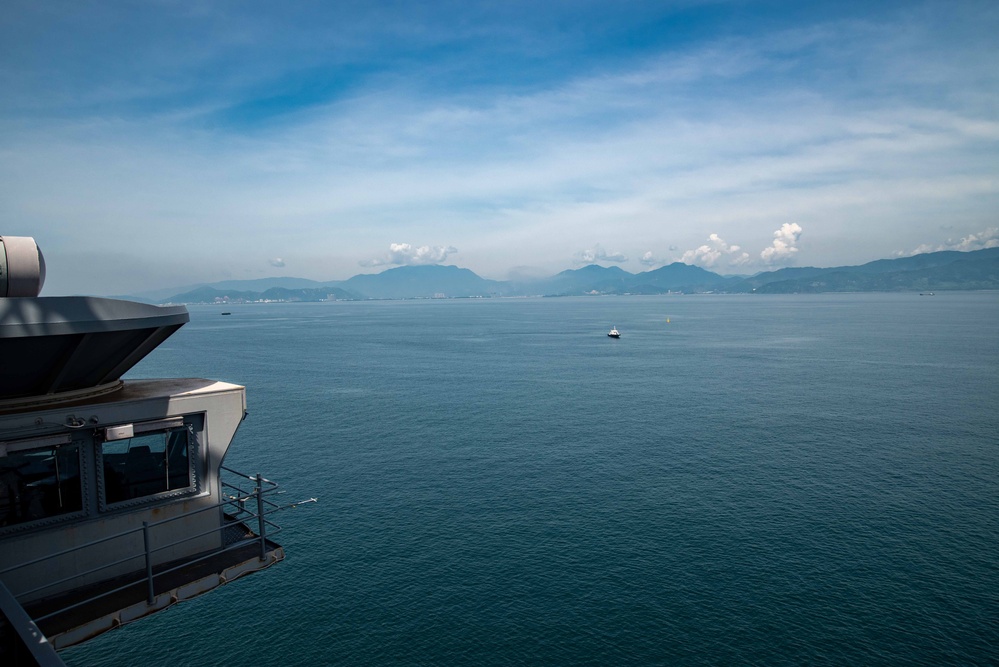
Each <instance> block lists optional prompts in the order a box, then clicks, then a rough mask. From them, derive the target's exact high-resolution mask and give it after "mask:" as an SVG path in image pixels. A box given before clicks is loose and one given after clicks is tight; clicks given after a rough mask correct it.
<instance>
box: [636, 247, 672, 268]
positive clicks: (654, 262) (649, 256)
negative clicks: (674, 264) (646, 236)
mask: <svg viewBox="0 0 999 667" xmlns="http://www.w3.org/2000/svg"><path fill="white" fill-rule="evenodd" d="M638 261H639V263H640V264H641V265H642V266H660V265H662V264H665V263H666V261H667V260H664V259H662V258H660V257H656V256H655V255H654V254H653V253H652V251H651V250H649V251H648V252H646V253H645V254H644V255H642V256H641V258H640V259H639V260H638Z"/></svg>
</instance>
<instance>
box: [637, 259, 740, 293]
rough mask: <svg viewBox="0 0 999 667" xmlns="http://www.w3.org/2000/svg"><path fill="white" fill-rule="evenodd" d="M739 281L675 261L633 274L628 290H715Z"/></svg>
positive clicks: (649, 291)
mask: <svg viewBox="0 0 999 667" xmlns="http://www.w3.org/2000/svg"><path fill="white" fill-rule="evenodd" d="M738 281H739V279H738V278H725V277H722V276H719V275H718V274H717V273H712V272H711V271H707V270H705V269H702V268H701V267H699V266H691V265H690V264H684V263H683V262H674V263H672V264H669V265H667V266H663V267H660V268H658V269H654V270H652V271H645V272H643V273H639V274H637V275H635V276H633V278H632V280H631V281H629V284H628V291H630V292H631V293H632V294H662V293H664V292H714V291H723V290H724V289H725V287H726V286H727V285H731V284H734V283H737V282H738Z"/></svg>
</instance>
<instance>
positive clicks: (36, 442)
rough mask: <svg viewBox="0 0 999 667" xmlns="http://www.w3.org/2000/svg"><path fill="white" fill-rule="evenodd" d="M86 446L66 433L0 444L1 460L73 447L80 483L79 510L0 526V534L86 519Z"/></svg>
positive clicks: (88, 497)
mask: <svg viewBox="0 0 999 667" xmlns="http://www.w3.org/2000/svg"><path fill="white" fill-rule="evenodd" d="M87 444H88V440H87V439H84V438H80V437H78V436H77V437H74V436H73V434H69V433H67V434H60V435H54V436H43V437H39V438H29V439H23V440H9V441H5V442H2V443H0V459H5V458H7V457H8V456H10V455H11V454H20V453H23V452H29V453H30V452H43V451H46V450H48V451H50V452H52V453H53V454H54V453H55V452H56V450H58V449H60V448H62V447H76V464H77V469H78V470H79V480H80V490H79V493H80V496H79V505H80V509H78V510H72V511H69V512H63V513H61V514H52V515H50V516H43V517H40V518H38V519H31V520H29V521H21V522H18V523H12V524H9V525H6V526H0V535H7V534H11V533H17V532H21V531H27V530H32V529H35V528H42V527H46V526H51V525H56V524H60V523H65V522H67V521H77V520H79V519H81V518H85V517H86V516H87V515H88V514H89V513H90V475H89V472H88V468H87V465H86V457H85V450H86V447H87ZM56 467H57V469H58V460H57V461H56Z"/></svg>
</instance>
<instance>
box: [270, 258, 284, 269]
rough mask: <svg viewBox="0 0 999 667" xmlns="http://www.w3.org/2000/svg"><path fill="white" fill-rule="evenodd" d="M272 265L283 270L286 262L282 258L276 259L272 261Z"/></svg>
mask: <svg viewBox="0 0 999 667" xmlns="http://www.w3.org/2000/svg"><path fill="white" fill-rule="evenodd" d="M270 265H271V266H276V267H278V268H281V267H283V266H284V260H283V259H281V258H280V257H275V258H274V259H272V260H270Z"/></svg>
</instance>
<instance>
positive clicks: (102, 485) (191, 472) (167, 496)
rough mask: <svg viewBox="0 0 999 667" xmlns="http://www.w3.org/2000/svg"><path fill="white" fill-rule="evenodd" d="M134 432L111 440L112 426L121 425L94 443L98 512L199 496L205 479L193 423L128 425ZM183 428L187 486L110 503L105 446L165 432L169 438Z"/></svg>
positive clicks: (165, 421) (178, 420) (170, 421)
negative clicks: (199, 461) (200, 464)
mask: <svg viewBox="0 0 999 667" xmlns="http://www.w3.org/2000/svg"><path fill="white" fill-rule="evenodd" d="M125 426H127V427H129V428H130V429H131V430H132V431H133V435H132V436H131V437H129V438H121V437H119V438H113V439H109V438H108V437H107V436H108V432H109V431H112V428H121V427H120V426H119V427H109V428H107V429H105V430H104V432H103V437H98V438H96V440H95V443H94V445H95V446H94V462H95V467H96V469H97V508H98V511H100V512H102V513H105V512H114V511H116V510H120V509H128V508H132V507H141V506H143V505H149V504H155V503H160V502H163V501H165V500H172V499H174V498H186V497H190V496H196V495H198V494H200V493H201V491H202V479H201V474H200V472H199V470H200V468H199V466H198V451H199V442H198V436H197V432H196V431H195V429H194V424H192V423H190V422H188V421H187V420H184V419H183V418H175V419H161V420H156V421H153V422H146V423H136V424H128V425H125ZM177 431H184V432H185V433H186V435H187V480H188V485H187V486H184V487H180V488H176V489H167V490H166V491H158V492H156V493H151V494H148V495H143V496H138V497H135V498H126V499H125V500H119V501H115V502H108V500H107V488H108V486H107V481H108V480H107V478H106V474H105V468H104V445H105V444H107V443H109V442H118V441H121V440H126V439H127V440H132V439H134V438H138V437H142V436H147V435H156V434H163V435H164V436H165V437H167V438H169V437H170V436H169V434H170V433H172V432H177Z"/></svg>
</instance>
